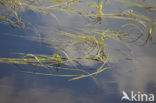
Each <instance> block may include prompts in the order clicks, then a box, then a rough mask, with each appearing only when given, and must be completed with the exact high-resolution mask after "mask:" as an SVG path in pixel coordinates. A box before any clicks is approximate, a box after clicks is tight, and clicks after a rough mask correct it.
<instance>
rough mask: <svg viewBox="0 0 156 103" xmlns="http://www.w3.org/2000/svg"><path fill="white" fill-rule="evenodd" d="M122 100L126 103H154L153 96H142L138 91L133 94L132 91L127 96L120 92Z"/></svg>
mask: <svg viewBox="0 0 156 103" xmlns="http://www.w3.org/2000/svg"><path fill="white" fill-rule="evenodd" d="M122 94H123V96H122V98H121V101H123V100H128V101H138V102H154V94H142V93H141V92H140V91H138V92H137V93H134V91H131V93H130V95H128V94H127V93H126V92H125V91H122Z"/></svg>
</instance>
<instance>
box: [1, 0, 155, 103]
mask: <svg viewBox="0 0 156 103" xmlns="http://www.w3.org/2000/svg"><path fill="white" fill-rule="evenodd" d="M88 1H89V0H88ZM93 1H94V0H93ZM79 7H81V5H80V6H79ZM129 8H131V9H133V10H136V11H137V12H140V13H142V14H144V15H148V16H149V17H151V18H153V19H156V18H155V17H156V11H149V10H147V9H145V8H139V7H131V6H128V5H123V4H122V6H121V4H120V3H117V2H114V1H113V0H110V1H107V2H105V3H104V5H103V11H104V12H105V13H111V12H118V11H120V10H123V9H125V10H126V9H129ZM2 11H3V10H2ZM4 11H5V10H4ZM53 13H54V14H56V16H57V17H58V19H59V23H60V24H59V23H58V22H57V21H56V19H54V18H53V17H49V16H47V15H43V14H40V13H36V12H32V11H30V10H27V11H25V12H24V13H23V17H24V19H25V20H27V21H29V22H31V23H32V24H33V25H34V27H35V28H34V29H33V30H34V31H33V30H28V29H21V28H17V27H11V26H10V25H6V24H3V23H0V58H7V57H9V58H16V57H18V55H17V54H16V53H32V54H49V55H51V54H53V53H54V52H55V48H53V47H54V45H53V44H52V43H51V42H50V40H51V39H52V38H55V37H58V35H57V34H55V32H53V31H55V30H62V31H63V30H64V31H74V30H76V28H96V29H108V28H109V29H111V30H113V29H115V28H117V27H118V26H119V25H121V24H124V23H127V22H130V21H126V20H116V19H115V20H114V19H102V23H101V24H99V23H97V24H95V23H93V22H92V20H91V21H90V20H89V21H88V19H87V18H83V17H81V16H79V15H78V14H70V13H64V12H58V11H53ZM36 31H37V33H36ZM38 33H40V38H42V37H47V38H50V39H49V40H47V41H45V40H43V42H38V40H34V39H30V38H23V37H25V36H35V37H39V35H38ZM155 34H156V29H154V30H153V41H154V40H155V38H156V36H155ZM15 35H16V36H15ZM20 36H22V37H20ZM106 47H111V48H110V49H109V48H108V51H109V53H110V55H111V60H110V61H111V62H110V65H111V67H112V68H110V69H108V70H106V71H104V72H102V73H100V74H99V75H98V76H97V82H98V83H97V84H96V83H95V81H94V80H93V79H91V78H83V79H79V80H75V81H68V79H69V78H64V77H51V76H43V75H31V74H26V73H23V72H21V70H23V69H28V70H31V69H33V68H34V67H30V66H16V65H14V64H3V63H1V64H0V103H121V98H122V91H125V92H127V94H130V92H131V91H135V92H136V93H137V92H138V91H140V92H141V93H146V94H154V95H156V46H155V45H153V44H151V43H147V44H146V45H145V46H138V45H137V44H136V43H131V44H129V49H130V51H129V49H127V48H126V47H125V45H122V44H121V43H116V42H113V41H111V40H108V41H107V46H106ZM112 48H113V49H112ZM125 48H126V49H125ZM113 50H114V51H113ZM70 53H71V56H73V55H80V54H81V53H79V52H78V51H75V50H74V49H73V50H71V51H70ZM124 57H130V58H133V59H132V60H122V59H121V60H120V59H117V58H124ZM86 66H90V67H94V66H95V65H94V63H92V62H91V63H90V62H89V63H86ZM122 103H133V102H128V101H126V100H124V101H122ZM136 103H139V102H136ZM140 103H142V102H140ZM151 103H154V102H151Z"/></svg>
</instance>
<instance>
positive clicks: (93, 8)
mask: <svg viewBox="0 0 156 103" xmlns="http://www.w3.org/2000/svg"><path fill="white" fill-rule="evenodd" d="M116 1H117V2H120V3H124V4H127V5H131V6H136V7H140V8H145V9H153V8H155V7H153V6H147V5H144V4H139V3H133V2H130V1H127V0H120V1H119V0H116ZM38 2H41V1H38V0H1V1H0V4H1V5H2V6H4V8H6V9H7V10H8V11H11V13H12V15H9V16H8V15H2V16H0V22H2V23H7V24H9V25H11V26H14V27H18V28H26V26H25V23H26V22H25V21H24V20H23V19H22V12H24V11H26V10H27V9H28V10H31V11H34V12H39V13H41V14H46V15H50V16H52V17H53V18H55V19H56V20H57V21H58V22H59V19H58V18H57V16H56V15H55V14H54V13H53V11H60V12H66V13H71V14H76V15H77V14H78V16H80V17H85V18H89V19H91V20H92V23H93V24H97V23H98V24H101V23H102V19H104V18H108V19H115V20H118V19H119V20H124V21H131V23H125V24H122V25H121V26H119V27H118V28H116V30H111V28H110V29H106V30H102V29H96V28H95V29H90V28H85V29H82V28H80V29H78V28H77V29H78V31H74V33H70V32H66V31H59V32H57V34H58V35H61V36H65V38H63V39H62V38H54V39H51V38H43V39H44V40H49V39H50V40H49V41H51V42H52V43H53V45H55V46H54V48H55V49H56V51H57V52H56V53H54V54H51V55H45V54H31V53H30V54H24V53H17V54H18V55H20V56H21V58H0V63H8V64H15V65H17V64H18V65H31V66H35V67H37V69H35V70H31V71H26V70H22V71H23V72H25V73H28V74H36V75H47V76H59V77H71V79H70V80H76V79H80V78H84V77H92V78H93V79H94V80H95V77H94V76H96V75H97V74H99V73H101V72H103V71H105V70H106V69H108V68H110V67H109V62H110V61H109V53H108V52H106V51H105V44H106V42H105V40H106V39H111V40H115V41H119V42H121V43H124V44H125V45H127V43H129V42H134V41H137V40H139V39H140V38H141V37H142V36H147V38H146V40H143V41H144V43H143V44H146V43H147V42H148V41H151V42H152V37H153V36H152V35H153V29H154V25H155V24H156V19H151V18H150V17H148V16H146V15H143V14H141V13H138V12H136V11H135V10H133V9H128V10H122V11H120V12H114V13H105V12H104V10H103V5H104V1H103V0H98V1H97V2H87V1H83V0H46V1H44V2H48V3H47V4H46V3H45V4H43V5H39V4H37V3H38ZM84 3H85V6H83V7H82V8H76V7H74V6H73V5H83V4H84ZM86 5H87V6H86ZM30 25H31V24H30ZM125 28H128V29H125ZM132 30H136V31H138V32H139V34H137V33H136V35H132V34H131V33H130V31H132ZM55 33H56V32H55ZM90 34H92V35H90ZM32 38H35V39H36V38H38V37H32ZM125 38H126V40H127V39H128V40H130V41H125V40H124V39H125ZM72 47H75V48H76V49H77V50H79V51H84V52H85V53H84V54H83V55H81V56H78V57H76V56H74V57H72V58H71V57H70V55H69V54H68V51H70V50H72ZM84 61H92V62H95V63H96V64H97V66H96V68H90V67H87V66H84V65H83V63H82V62H84ZM42 70H44V71H46V72H43V71H42ZM49 70H50V71H51V72H52V73H49ZM54 70H56V71H54ZM68 71H70V72H68Z"/></svg>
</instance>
